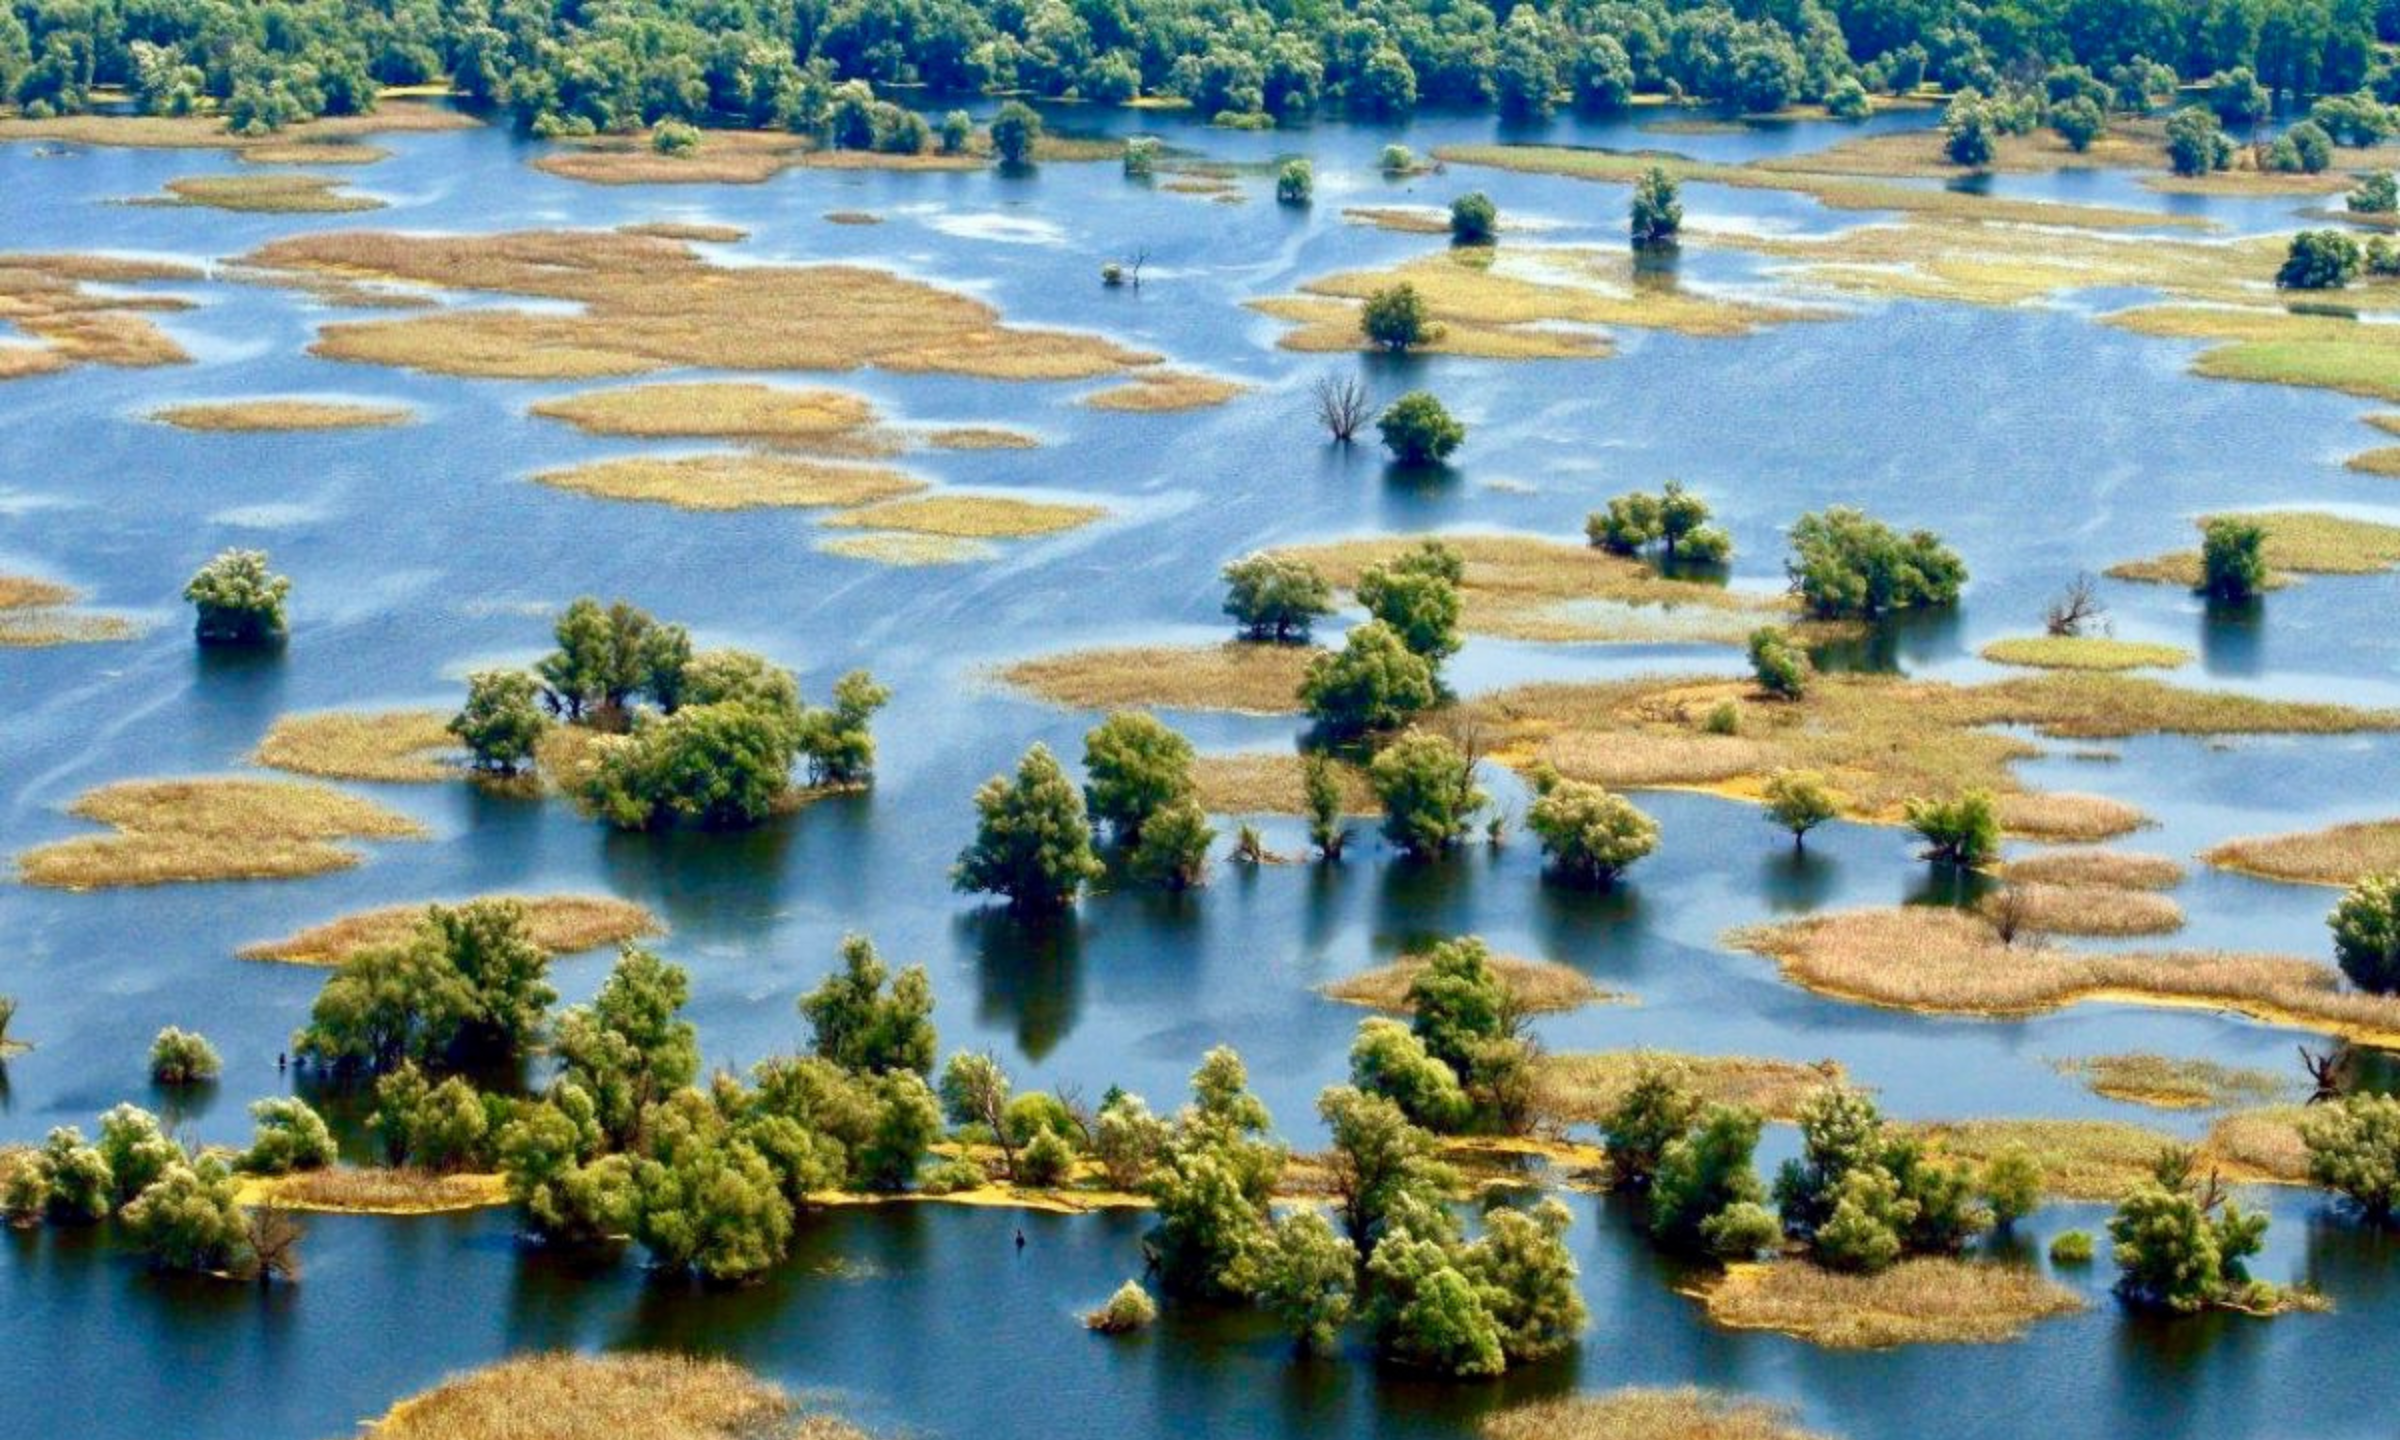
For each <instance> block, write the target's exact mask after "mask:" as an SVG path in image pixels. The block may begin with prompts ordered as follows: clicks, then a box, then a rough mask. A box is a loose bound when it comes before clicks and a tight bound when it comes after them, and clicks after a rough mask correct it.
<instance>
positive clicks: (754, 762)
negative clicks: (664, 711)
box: [576, 702, 801, 830]
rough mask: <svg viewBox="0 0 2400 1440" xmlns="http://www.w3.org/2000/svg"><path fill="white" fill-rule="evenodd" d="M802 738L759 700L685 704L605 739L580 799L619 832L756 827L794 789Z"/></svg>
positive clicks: (589, 809)
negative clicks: (676, 826) (675, 825)
mask: <svg viewBox="0 0 2400 1440" xmlns="http://www.w3.org/2000/svg"><path fill="white" fill-rule="evenodd" d="M800 739H801V737H800V735H799V734H798V733H797V732H796V731H795V729H794V727H793V726H792V725H791V723H790V722H789V720H788V718H787V717H785V716H782V715H778V714H774V713H772V712H769V711H767V710H763V709H761V708H759V707H757V706H755V705H747V704H741V703H738V702H727V703H720V704H715V705H689V706H685V707H683V708H682V709H679V710H677V711H676V712H675V713H673V714H671V715H667V716H663V717H654V718H646V719H645V720H643V721H642V722H641V723H640V724H637V725H636V726H635V727H634V731H633V733H632V734H630V735H625V736H618V737H612V738H610V739H608V740H606V741H605V742H603V744H602V745H601V746H600V748H599V751H598V756H597V758H596V760H595V761H594V762H593V764H592V766H591V769H590V771H589V772H588V774H587V775H586V776H585V777H584V779H583V781H582V783H581V785H580V786H579V787H578V790H577V793H576V799H577V801H578V802H579V803H580V804H581V805H582V806H583V807H584V808H585V809H586V810H588V811H589V812H591V813H592V814H594V815H596V816H598V817H599V818H601V819H602V820H605V821H607V822H608V823H609V824H611V825H613V826H615V827H617V828H618V829H620V830H647V829H655V828H657V827H659V826H663V825H666V824H669V823H671V822H673V821H675V820H686V821H690V822H692V823H694V824H697V825H699V826H701V827H703V828H705V829H712V830H723V829H736V828H740V827H743V826H749V825H756V824H759V823H760V822H762V821H764V820H766V819H767V818H768V817H769V816H771V815H773V814H774V813H775V812H776V810H777V808H778V807H779V806H781V805H782V804H783V801H784V797H785V796H786V795H788V794H789V793H790V790H791V779H792V763H793V761H794V760H795V759H797V758H798V755H799V749H800Z"/></svg>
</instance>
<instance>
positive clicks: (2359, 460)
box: [2342, 445, 2400, 478]
mask: <svg viewBox="0 0 2400 1440" xmlns="http://www.w3.org/2000/svg"><path fill="white" fill-rule="evenodd" d="M2342 463H2343V464H2345V465H2347V466H2349V467H2350V468H2351V469H2353V470H2356V471H2357V472H2359V473H2360V474H2362V475H2384V476H2391V477H2395V478H2400V445H2386V446H2384V447H2383V448H2381V449H2379V450H2369V451H2366V452H2364V453H2363V454H2358V455H2353V456H2351V457H2350V458H2349V459H2348V460H2345V461H2343V462H2342Z"/></svg>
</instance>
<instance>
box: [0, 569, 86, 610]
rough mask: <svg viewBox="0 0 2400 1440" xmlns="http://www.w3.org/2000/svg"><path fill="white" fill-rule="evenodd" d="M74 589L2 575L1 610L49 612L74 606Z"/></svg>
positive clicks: (21, 577)
mask: <svg viewBox="0 0 2400 1440" xmlns="http://www.w3.org/2000/svg"><path fill="white" fill-rule="evenodd" d="M78 598H79V597H78V596H77V594H76V592H75V589H74V587H72V586H68V585H60V584H58V583H56V582H54V581H50V580H35V579H32V578H30V577H28V576H24V575H0V610H48V609H53V608H55V607H57V606H60V605H72V604H74V603H75V601H76V600H77V599H78Z"/></svg>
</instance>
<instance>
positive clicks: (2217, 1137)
mask: <svg viewBox="0 0 2400 1440" xmlns="http://www.w3.org/2000/svg"><path fill="white" fill-rule="evenodd" d="M2308 1114H2309V1110H2308V1107H2306V1106H2304V1105H2265V1106H2261V1107H2259V1108H2257V1109H2255V1110H2240V1111H2236V1112H2235V1113H2233V1114H2231V1115H2228V1116H2226V1117H2225V1118H2224V1119H2222V1120H2219V1121H2218V1122H2217V1123H2216V1124H2214V1125H2211V1126H2209V1127H2208V1139H2207V1140H2206V1141H2205V1142H2204V1143H2203V1144H2202V1146H2201V1152H2202V1154H2203V1155H2205V1156H2208V1157H2210V1158H2212V1159H2215V1160H2218V1161H2221V1162H2222V1163H2223V1164H2224V1165H2225V1166H2226V1167H2227V1169H2228V1171H2229V1172H2231V1173H2237V1174H2242V1175H2248V1176H2252V1177H2255V1178H2263V1179H2268V1180H2275V1181H2279V1182H2281V1183H2283V1184H2286V1185H2308V1184H2312V1183H2314V1182H2313V1181H2312V1180H2311V1179H2310V1177H2309V1173H2308V1143H2307V1142H2306V1141H2304V1140H2302V1139H2301V1138H2300V1122H2301V1121H2302V1120H2304V1119H2306V1118H2307V1117H2308Z"/></svg>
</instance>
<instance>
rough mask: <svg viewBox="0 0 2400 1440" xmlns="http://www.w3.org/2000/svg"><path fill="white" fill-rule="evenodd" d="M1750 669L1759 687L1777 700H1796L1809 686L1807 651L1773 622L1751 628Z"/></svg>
mask: <svg viewBox="0 0 2400 1440" xmlns="http://www.w3.org/2000/svg"><path fill="white" fill-rule="evenodd" d="M1750 672H1751V674H1753V675H1755V676H1756V677H1757V678H1758V688H1759V689H1761V690H1764V691H1765V692H1767V693H1768V694H1769V695H1772V696H1774V697H1775V698H1776V699H1778V700H1797V699H1799V698H1800V697H1801V695H1802V694H1803V693H1805V692H1806V691H1807V689H1808V677H1809V664H1808V652H1807V651H1805V650H1802V649H1801V648H1800V647H1799V646H1797V645H1795V644H1793V643H1792V637H1791V635H1790V634H1789V633H1788V632H1786V631H1784V630H1781V629H1778V628H1777V627H1775V626H1772V625H1765V626H1761V627H1759V628H1758V629H1756V630H1753V631H1751V632H1750Z"/></svg>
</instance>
